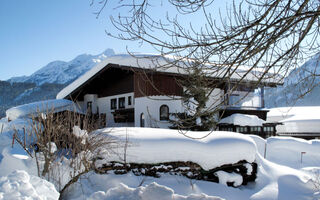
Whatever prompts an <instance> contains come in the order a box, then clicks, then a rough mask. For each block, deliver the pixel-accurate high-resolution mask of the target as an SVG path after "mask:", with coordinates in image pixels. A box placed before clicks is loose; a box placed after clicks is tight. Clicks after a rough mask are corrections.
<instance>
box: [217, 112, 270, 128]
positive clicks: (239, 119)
mask: <svg viewBox="0 0 320 200" xmlns="http://www.w3.org/2000/svg"><path fill="white" fill-rule="evenodd" d="M264 123H266V122H265V121H264V120H262V119H260V118H259V117H257V116H255V115H245V114H232V115H230V116H229V117H226V118H223V119H221V120H220V121H219V124H234V125H239V126H262V125H263V124H264Z"/></svg>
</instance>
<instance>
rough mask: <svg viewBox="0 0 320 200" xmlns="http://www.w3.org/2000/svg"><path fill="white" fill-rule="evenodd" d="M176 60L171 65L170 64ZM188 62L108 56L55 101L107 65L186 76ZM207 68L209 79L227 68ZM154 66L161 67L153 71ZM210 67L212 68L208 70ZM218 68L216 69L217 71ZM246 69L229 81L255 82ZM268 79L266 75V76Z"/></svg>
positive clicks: (271, 78)
mask: <svg viewBox="0 0 320 200" xmlns="http://www.w3.org/2000/svg"><path fill="white" fill-rule="evenodd" d="M174 60H177V62H175V64H174V65H173V64H172V62H174ZM190 62H191V61H190V60H187V61H185V60H182V59H181V58H178V59H177V58H175V57H172V56H161V55H152V54H136V55H134V56H132V55H129V54H116V55H114V56H110V57H108V58H106V59H105V60H103V61H101V62H98V64H97V65H96V66H94V67H93V68H92V69H90V70H89V71H88V72H86V73H85V74H83V75H82V76H81V77H79V78H78V79H76V80H75V81H74V82H72V83H71V84H69V85H68V86H67V87H65V88H64V89H63V90H61V91H60V92H59V93H58V94H57V99H63V98H65V97H66V96H68V95H69V94H70V93H71V92H72V91H74V90H76V89H77V88H78V87H80V86H81V85H83V84H85V82H86V81H88V80H89V79H90V78H91V77H93V76H94V75H96V74H97V73H99V72H100V71H101V70H102V69H104V68H105V67H106V66H108V64H116V65H119V67H121V66H128V67H133V68H142V69H152V70H156V71H160V72H164V73H174V74H188V71H187V70H185V69H184V68H188V67H189V65H188V63H190ZM206 65H207V66H208V68H207V69H206V70H204V71H205V72H206V73H207V74H208V75H209V76H211V77H224V75H225V71H226V70H227V69H228V67H227V66H220V65H216V64H213V63H207V64H206ZM155 66H161V67H158V68H156V69H155ZM210 67H211V68H212V69H211V70H210ZM217 68H218V69H217ZM247 69H248V68H246V69H242V68H239V69H237V70H236V73H233V74H232V76H231V79H242V80H250V81H252V80H257V81H258V79H257V77H259V76H258V73H261V72H258V71H251V72H250V73H247ZM266 77H268V75H266ZM279 80H281V78H280V77H277V76H275V75H273V76H269V77H268V78H267V79H264V80H262V81H261V82H264V83H279Z"/></svg>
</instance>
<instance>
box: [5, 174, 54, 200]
mask: <svg viewBox="0 0 320 200" xmlns="http://www.w3.org/2000/svg"><path fill="white" fill-rule="evenodd" d="M59 196H60V194H59V193H58V192H57V191H56V189H55V188H54V185H53V184H52V183H50V182H48V181H46V180H44V179H41V178H39V177H36V176H30V175H29V174H28V173H27V172H25V171H21V170H17V171H14V172H12V173H11V174H9V175H8V176H2V177H1V178H0V199H15V200H20V199H21V200H23V199H37V200H42V199H47V200H55V199H58V198H59Z"/></svg>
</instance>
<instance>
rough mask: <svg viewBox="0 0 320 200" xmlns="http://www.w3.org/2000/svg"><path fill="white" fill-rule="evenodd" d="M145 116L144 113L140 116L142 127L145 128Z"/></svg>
mask: <svg viewBox="0 0 320 200" xmlns="http://www.w3.org/2000/svg"><path fill="white" fill-rule="evenodd" d="M144 120H145V119H144V114H143V113H141V115H140V127H144Z"/></svg>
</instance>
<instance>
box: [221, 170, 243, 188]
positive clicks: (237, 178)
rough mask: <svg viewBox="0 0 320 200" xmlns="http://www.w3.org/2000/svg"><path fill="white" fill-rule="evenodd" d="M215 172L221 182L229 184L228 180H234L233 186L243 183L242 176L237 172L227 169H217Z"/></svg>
mask: <svg viewBox="0 0 320 200" xmlns="http://www.w3.org/2000/svg"><path fill="white" fill-rule="evenodd" d="M215 174H216V175H217V176H218V177H219V183H221V184H223V185H227V182H234V184H233V186H235V187H237V186H240V185H241V184H242V181H243V179H242V176H241V175H239V174H236V173H234V172H233V173H228V172H225V171H217V172H215Z"/></svg>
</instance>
